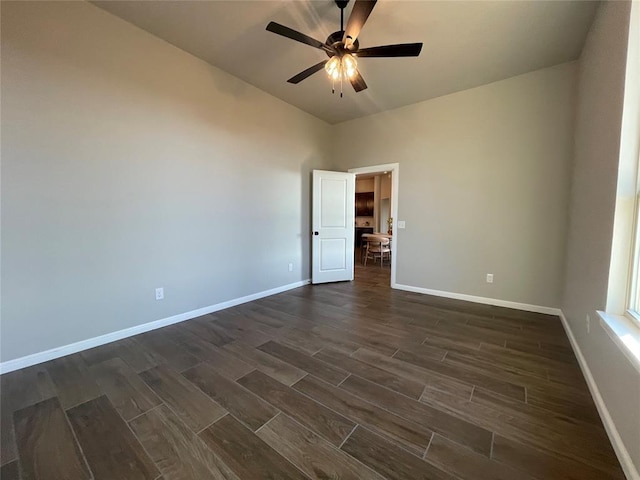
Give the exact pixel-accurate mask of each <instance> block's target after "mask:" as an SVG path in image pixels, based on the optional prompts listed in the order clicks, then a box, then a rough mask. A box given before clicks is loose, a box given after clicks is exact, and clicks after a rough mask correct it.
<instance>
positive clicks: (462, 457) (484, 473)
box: [425, 434, 533, 480]
mask: <svg viewBox="0 0 640 480" xmlns="http://www.w3.org/2000/svg"><path fill="white" fill-rule="evenodd" d="M425 459H426V460H428V461H430V462H431V463H433V464H434V465H436V466H437V467H439V468H440V469H442V470H446V471H447V472H450V473H452V474H453V475H456V476H457V477H459V478H462V479H464V480H513V479H514V478H517V479H518V480H531V479H532V478H533V477H531V476H529V475H527V474H526V473H524V472H522V471H518V470H515V469H514V468H511V467H509V466H508V465H505V464H501V463H498V462H495V461H493V460H490V459H488V458H486V457H484V456H482V455H478V454H477V453H474V452H472V451H471V450H469V449H466V448H464V447H461V446H459V445H457V444H456V443H455V442H452V441H451V440H448V439H446V438H444V437H442V436H440V435H438V434H435V435H434V436H433V440H431V444H430V445H429V449H428V450H427V455H426V456H425Z"/></svg>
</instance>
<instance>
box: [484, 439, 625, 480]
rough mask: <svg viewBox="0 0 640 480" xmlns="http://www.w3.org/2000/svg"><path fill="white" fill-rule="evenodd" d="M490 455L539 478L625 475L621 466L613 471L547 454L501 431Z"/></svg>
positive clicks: (605, 478) (607, 479)
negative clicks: (516, 440)
mask: <svg viewBox="0 0 640 480" xmlns="http://www.w3.org/2000/svg"><path fill="white" fill-rule="evenodd" d="M491 458H492V459H494V460H496V461H497V462H501V463H504V464H506V465H510V466H511V467H513V468H515V469H518V470H520V471H523V472H528V473H529V474H531V475H532V476H534V477H535V478H538V479H540V480H584V479H591V478H593V479H596V478H597V479H598V480H615V479H620V478H622V477H623V476H624V474H623V473H622V470H621V469H620V470H619V471H617V472H615V473H611V474H610V473H607V472H603V471H601V470H597V469H595V468H592V467H589V466H588V465H585V464H584V463H581V462H576V461H575V460H571V459H568V458H562V459H559V458H557V457H554V456H552V455H547V454H546V453H544V452H541V451H540V450H538V449H535V448H532V447H530V446H527V445H524V444H522V443H518V442H514V441H513V440H509V439H507V438H505V437H501V436H500V435H496V436H495V439H494V443H493V450H492V455H491Z"/></svg>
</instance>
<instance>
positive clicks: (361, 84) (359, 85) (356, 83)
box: [351, 71, 367, 92]
mask: <svg viewBox="0 0 640 480" xmlns="http://www.w3.org/2000/svg"><path fill="white" fill-rule="evenodd" d="M356 73H357V75H356V76H355V77H353V78H352V79H351V85H353V89H354V90H355V91H356V92H361V91H362V90H364V89H365V88H367V82H365V81H364V78H362V75H360V72H358V71H356Z"/></svg>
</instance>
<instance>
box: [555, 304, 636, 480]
mask: <svg viewBox="0 0 640 480" xmlns="http://www.w3.org/2000/svg"><path fill="white" fill-rule="evenodd" d="M560 320H561V321H562V326H563V327H564V330H565V332H566V333H567V336H568V337H569V341H570V342H571V347H572V348H573V352H574V353H575V355H576V358H577V359H578V363H579V364H580V369H581V370H582V375H584V378H585V380H586V381H587V386H588V387H589V391H590V392H591V397H592V398H593V401H594V402H595V404H596V408H597V409H598V413H599V414H600V419H601V420H602V423H603V424H604V428H605V430H606V431H607V435H608V436H609V441H610V442H611V445H613V450H614V451H615V452H616V456H617V457H618V461H619V462H620V465H621V466H622V470H623V472H624V474H625V476H626V477H627V479H628V480H640V474H638V470H637V469H636V467H635V465H634V464H633V461H632V460H631V455H629V451H628V450H627V448H626V447H625V445H624V443H623V442H622V438H621V437H620V434H619V433H618V429H617V428H616V425H615V423H613V419H612V418H611V414H610V413H609V409H608V408H607V405H606V404H605V403H604V399H603V398H602V395H601V394H600V390H599V389H598V385H597V384H596V381H595V379H594V378H593V375H592V374H591V370H590V369H589V365H587V361H586V359H585V358H584V355H583V354H582V350H581V349H580V346H579V345H578V342H577V341H576V337H575V336H574V335H573V332H572V331H571V327H570V326H569V322H568V321H567V318H566V317H565V316H564V313H562V311H560Z"/></svg>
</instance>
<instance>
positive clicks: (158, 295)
mask: <svg viewBox="0 0 640 480" xmlns="http://www.w3.org/2000/svg"><path fill="white" fill-rule="evenodd" d="M163 298H164V288H162V287H158V288H156V300H162V299H163Z"/></svg>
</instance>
